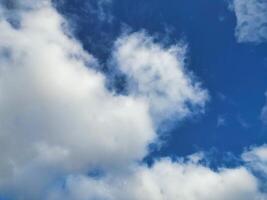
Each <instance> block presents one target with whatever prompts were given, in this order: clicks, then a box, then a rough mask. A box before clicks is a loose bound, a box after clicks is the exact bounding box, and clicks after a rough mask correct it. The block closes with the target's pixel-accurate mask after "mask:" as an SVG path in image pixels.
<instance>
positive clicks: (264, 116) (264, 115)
mask: <svg viewBox="0 0 267 200" xmlns="http://www.w3.org/2000/svg"><path fill="white" fill-rule="evenodd" d="M265 97H267V93H265ZM260 117H261V120H262V122H263V123H264V124H267V105H264V106H263V108H262V110H261V116H260Z"/></svg>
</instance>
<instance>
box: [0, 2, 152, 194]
mask: <svg viewBox="0 0 267 200" xmlns="http://www.w3.org/2000/svg"><path fill="white" fill-rule="evenodd" d="M20 20H21V27H20V28H19V29H15V28H14V27H13V26H11V25H10V24H9V23H8V22H7V21H6V20H4V19H2V20H1V21H0V29H1V33H0V57H1V59H0V66H1V67H0V71H1V72H0V74H1V76H0V121H1V122H0V127H1V134H0V152H1V153H0V156H1V164H0V168H1V172H0V186H1V185H2V186H3V188H5V187H6V185H9V187H10V188H12V189H14V188H16V187H22V189H20V188H18V190H21V191H23V193H26V192H27V191H26V190H31V191H29V192H28V193H29V194H25V195H26V196H27V199H40V196H34V197H32V196H31V194H30V193H32V192H33V191H37V187H39V186H40V190H41V189H42V187H44V186H43V184H44V185H45V184H46V183H45V182H47V181H49V182H50V180H46V179H51V181H52V180H53V179H54V178H57V176H58V175H62V174H65V173H71V172H76V171H78V172H85V173H86V172H87V171H88V170H90V169H91V168H93V167H100V168H105V169H109V170H111V169H112V168H116V167H122V166H123V165H128V164H129V163H131V162H134V161H137V160H140V159H142V158H143V157H144V156H145V155H146V154H147V145H148V144H149V143H150V142H152V141H154V139H155V138H156V134H155V131H154V127H153V126H152V121H151V118H150V115H149V112H148V105H147V102H145V101H143V100H142V99H138V98H135V97H131V96H119V95H115V94H114V93H112V92H110V91H108V90H107V89H106V88H105V77H104V76H103V75H102V74H100V73H97V72H95V71H94V70H92V69H90V68H89V66H90V65H96V64H97V63H96V59H94V58H93V57H92V56H91V55H89V54H87V53H86V52H85V51H83V50H82V48H81V46H80V44H79V43H78V42H77V41H76V40H75V39H73V38H70V37H69V36H67V35H66V34H65V32H64V26H63V24H64V20H63V19H62V17H61V16H60V15H59V14H58V13H57V12H56V11H55V10H54V9H53V8H52V7H51V6H44V7H42V8H40V9H34V10H31V11H27V12H23V13H22V14H21V19H20ZM87 65H89V66H87ZM30 174H31V175H30ZM34 175H36V176H34ZM38 177H39V178H38ZM20 184H21V185H20ZM30 188H33V189H30ZM13 193H14V191H13ZM37 195H40V194H37ZM25 198H26V197H25Z"/></svg>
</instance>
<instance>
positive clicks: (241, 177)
mask: <svg viewBox="0 0 267 200" xmlns="http://www.w3.org/2000/svg"><path fill="white" fill-rule="evenodd" d="M48 196H49V198H48V200H59V199H66V200H77V199H79V200H85V199H106V200H115V199H116V200H124V199H127V200H166V199H167V200H213V199H216V200H223V199H229V200H264V199H266V196H265V195H264V194H263V193H261V192H260V189H259V182H258V180H257V179H256V178H255V177H254V176H253V175H252V174H251V172H250V171H249V170H248V169H246V168H245V167H238V168H234V169H227V168H221V169H219V170H218V171H214V170H212V169H210V168H209V167H206V166H204V165H201V164H199V163H195V162H192V161H191V160H189V161H188V162H184V161H171V160H169V159H161V160H159V161H157V162H156V163H155V164H154V165H153V166H152V167H147V166H138V167H137V168H135V169H133V170H132V172H128V173H127V174H119V175H118V174H116V175H115V176H109V175H108V176H106V177H104V178H101V179H94V178H92V177H91V178H90V177H85V176H70V177H68V178H67V179H66V182H65V183H64V187H58V188H57V189H55V190H54V191H53V192H51V193H50V194H49V195H48Z"/></svg>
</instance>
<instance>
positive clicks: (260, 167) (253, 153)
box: [242, 145, 267, 177]
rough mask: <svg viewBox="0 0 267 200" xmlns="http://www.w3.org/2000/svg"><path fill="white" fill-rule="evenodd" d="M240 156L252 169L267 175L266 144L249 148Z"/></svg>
mask: <svg viewBox="0 0 267 200" xmlns="http://www.w3.org/2000/svg"><path fill="white" fill-rule="evenodd" d="M242 158H243V160H244V161H246V162H247V163H248V164H249V165H250V167H251V168H252V169H253V170H255V171H257V172H261V173H263V175H265V176H266V177H267V145H262V146H259V147H254V148H250V149H249V150H248V151H246V152H244V153H243V154H242Z"/></svg>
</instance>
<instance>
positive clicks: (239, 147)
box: [57, 0, 267, 156]
mask: <svg viewBox="0 0 267 200" xmlns="http://www.w3.org/2000/svg"><path fill="white" fill-rule="evenodd" d="M97 4H98V3H97V1H92V2H90V3H88V2H87V1H82V2H80V1H71V2H68V1H63V2H62V3H61V4H57V5H58V8H59V10H60V12H62V13H63V14H64V15H65V16H66V17H67V18H68V19H69V20H70V22H71V23H73V24H76V25H77V27H76V28H75V30H74V31H75V33H76V36H77V38H78V39H80V40H81V42H82V44H83V45H84V47H85V48H86V49H88V51H90V52H94V55H96V56H97V57H100V58H103V59H102V60H101V62H103V63H104V64H103V65H104V66H103V68H105V67H108V66H106V65H105V63H106V62H107V60H108V58H109V54H110V48H107V47H110V46H111V45H112V41H113V40H114V39H115V38H116V37H118V35H120V34H121V31H123V30H124V29H125V27H127V28H128V29H130V31H131V32H135V31H140V30H145V31H147V32H148V33H150V34H152V35H155V36H157V39H158V40H159V41H163V42H165V43H166V44H172V43H176V42H179V41H181V40H182V41H183V42H185V43H186V44H187V45H188V53H187V68H188V69H189V70H191V71H193V72H194V74H195V75H196V76H197V77H198V79H200V80H201V82H202V83H203V85H204V86H205V87H206V88H208V90H209V92H210V95H211V101H210V102H209V103H208V105H207V108H206V113H205V114H204V115H201V116H197V117H194V119H192V120H185V121H184V122H182V123H179V122H177V123H175V125H174V127H173V128H172V129H171V130H170V131H169V132H168V133H166V134H168V135H169V137H168V139H167V140H168V141H167V145H164V147H163V148H161V149H160V150H159V151H158V152H156V153H155V155H164V156H166V155H170V154H172V155H179V156H185V155H188V154H191V153H194V152H195V151H198V150H203V151H210V150H211V149H214V148H215V149H216V150H217V151H218V152H223V153H226V152H232V153H234V154H237V155H238V154H240V153H241V152H242V151H243V148H244V147H247V146H249V145H252V144H256V145H257V144H258V145H260V144H263V143H265V142H266V136H264V135H265V132H266V131H265V127H264V124H263V123H262V121H261V119H260V115H261V109H262V107H263V106H264V104H265V96H264V93H265V90H266V85H267V79H266V67H267V61H266V59H267V53H266V51H267V44H266V43H265V42H260V43H254V42H242V43H239V42H237V39H236V37H235V27H236V23H237V22H236V20H237V19H236V17H235V13H234V11H233V10H231V2H227V1H211V0H204V1H201V2H200V1H199V2H198V1H197V2H195V1H188V0H187V1H183V0H181V1H168V3H166V2H163V1H156V0H149V1H146V2H143V1H127V0H126V1H125V0H124V1H119V0H117V1H115V2H112V3H106V4H104V6H103V8H101V9H103V12H105V14H106V16H105V17H106V18H107V19H106V18H105V17H104V19H100V20H99V19H98V13H97V11H98V10H100V8H99V5H97ZM90 6H91V7H93V9H92V10H90V9H86V8H89V7H90ZM88 18H89V20H88ZM255 31H256V30H255ZM222 120H223V123H222V122H221V123H220V122H219V121H222ZM218 123H219V124H218ZM176 124H177V125H176Z"/></svg>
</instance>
